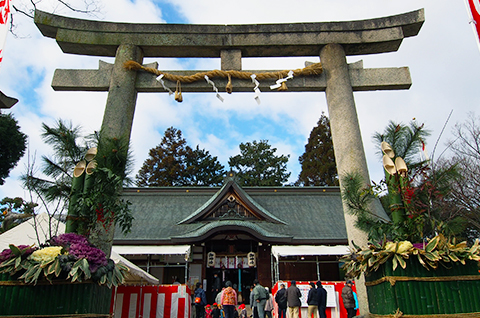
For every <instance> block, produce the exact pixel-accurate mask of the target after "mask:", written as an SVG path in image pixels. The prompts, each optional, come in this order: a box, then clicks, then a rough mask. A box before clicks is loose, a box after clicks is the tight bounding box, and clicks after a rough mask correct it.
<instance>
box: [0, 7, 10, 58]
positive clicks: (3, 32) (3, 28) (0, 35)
mask: <svg viewBox="0 0 480 318" xmlns="http://www.w3.org/2000/svg"><path fill="white" fill-rule="evenodd" d="M9 15H10V0H0V63H1V62H2V59H3V47H4V46H5V40H6V39H7V33H8V29H9V25H8V17H9Z"/></svg>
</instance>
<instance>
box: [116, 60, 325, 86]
mask: <svg viewBox="0 0 480 318" xmlns="http://www.w3.org/2000/svg"><path fill="white" fill-rule="evenodd" d="M123 67H124V68H126V69H127V70H133V71H138V70H142V71H145V72H148V73H152V74H155V75H157V76H159V75H163V78H165V79H167V80H169V81H172V82H176V81H180V82H182V83H193V82H196V81H200V80H204V79H205V76H208V77H209V78H214V77H221V78H228V77H229V76H231V77H235V78H238V79H243V80H251V77H252V75H254V74H255V75H256V78H257V79H258V80H264V79H276V80H278V79H281V78H283V77H286V76H288V75H289V74H288V73H289V72H293V76H311V75H320V74H321V73H322V72H323V68H322V64H321V63H314V64H311V65H309V66H307V67H304V68H300V69H296V70H285V71H278V72H263V73H252V72H245V71H234V70H230V71H223V70H212V71H207V72H199V73H195V74H193V75H174V74H171V73H167V72H162V71H160V70H157V69H155V68H153V67H145V66H143V65H141V64H140V63H137V62H135V61H127V62H125V63H124V64H123Z"/></svg>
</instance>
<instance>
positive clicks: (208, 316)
mask: <svg viewBox="0 0 480 318" xmlns="http://www.w3.org/2000/svg"><path fill="white" fill-rule="evenodd" d="M205 318H212V307H211V306H210V305H207V306H206V307H205Z"/></svg>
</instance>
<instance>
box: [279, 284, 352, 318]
mask: <svg viewBox="0 0 480 318" xmlns="http://www.w3.org/2000/svg"><path fill="white" fill-rule="evenodd" d="M300 297H302V293H301V292H300V289H298V287H297V282H296V281H294V280H292V281H291V285H290V287H288V288H287V306H288V316H289V317H290V318H299V315H298V312H299V310H300V306H301V305H302V302H301V301H300ZM352 308H353V307H352Z"/></svg>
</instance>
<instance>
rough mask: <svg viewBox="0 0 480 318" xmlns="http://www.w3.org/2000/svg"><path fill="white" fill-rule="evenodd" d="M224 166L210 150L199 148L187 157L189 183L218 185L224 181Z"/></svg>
mask: <svg viewBox="0 0 480 318" xmlns="http://www.w3.org/2000/svg"><path fill="white" fill-rule="evenodd" d="M224 174H225V170H224V166H222V165H221V164H220V162H219V161H218V160H217V157H212V155H211V154H210V153H209V152H208V150H205V149H200V148H199V147H198V145H197V148H196V149H195V150H193V151H192V152H191V154H189V156H188V157H187V183H188V184H189V185H195V186H218V185H221V184H222V182H223V177H224Z"/></svg>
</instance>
